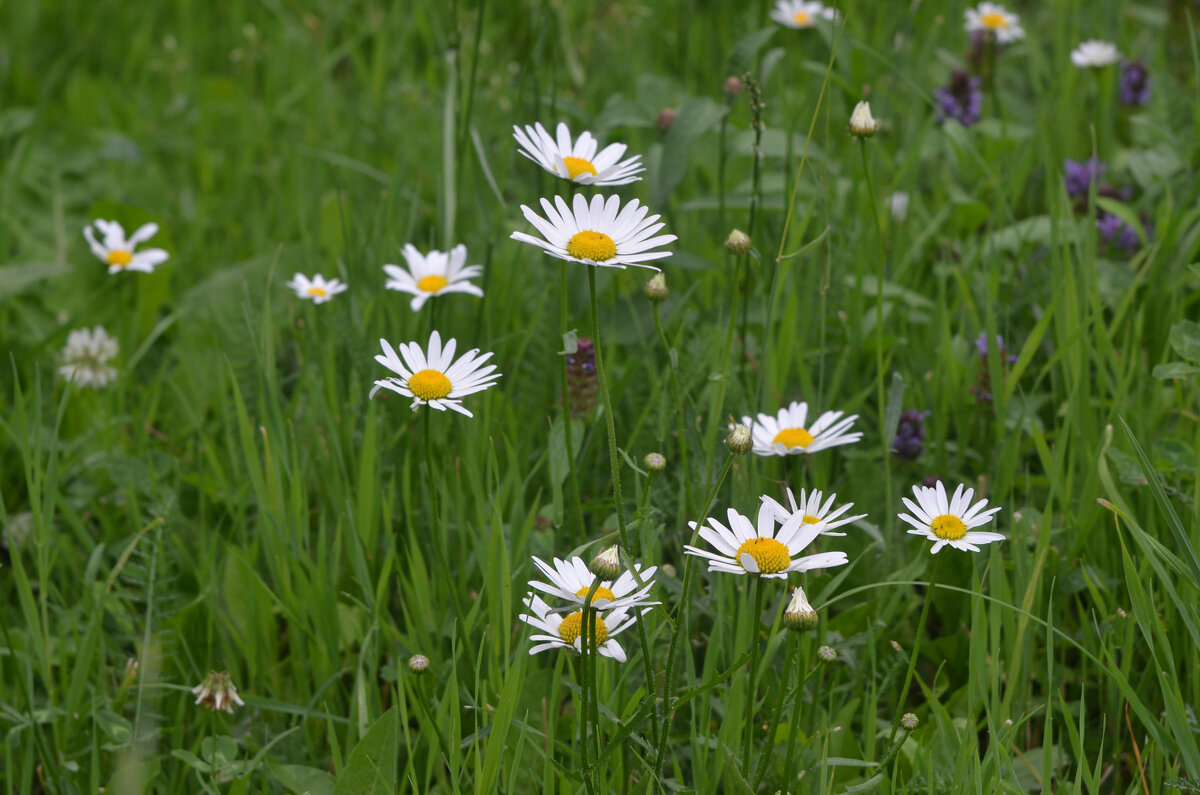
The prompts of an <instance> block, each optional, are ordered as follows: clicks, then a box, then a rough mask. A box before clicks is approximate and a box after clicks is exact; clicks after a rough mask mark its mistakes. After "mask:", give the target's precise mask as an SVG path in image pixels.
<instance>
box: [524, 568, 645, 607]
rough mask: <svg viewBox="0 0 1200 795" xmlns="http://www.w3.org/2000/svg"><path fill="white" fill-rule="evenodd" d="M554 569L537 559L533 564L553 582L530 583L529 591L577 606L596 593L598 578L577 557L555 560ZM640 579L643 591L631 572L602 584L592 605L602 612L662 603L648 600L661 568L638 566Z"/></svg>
mask: <svg viewBox="0 0 1200 795" xmlns="http://www.w3.org/2000/svg"><path fill="white" fill-rule="evenodd" d="M553 561H554V565H553V566H551V565H549V564H548V563H545V562H544V561H542V560H540V559H539V558H536V557H535V558H534V559H533V562H534V565H536V566H537V567H538V568H539V569H541V572H542V574H544V575H546V578H547V579H548V580H550V582H549V583H544V582H542V581H541V580H530V581H529V587H531V588H534V589H536V590H539V591H541V592H542V593H544V594H547V595H549V596H557V597H558V598H560V599H566V600H567V601H568V602H572V603H574V604H577V605H582V604H583V600H584V599H585V598H586V597H587V595H588V591H590V590H591V589H592V585H593V584H594V583H595V582H596V575H595V574H592V572H591V571H590V570H589V569H588V566H587V564H586V563H584V562H583V559H582V558H580V557H574V558H571V559H570V560H559V559H558V558H553ZM634 568H635V569H636V570H637V573H638V576H639V577H640V578H641V580H642V585H641V586H640V587H639V586H638V584H637V581H636V580H634V579H633V574H632V573H631V572H628V571H625V572H622V573H621V576H619V577H617V579H616V581H615V582H614V581H612V580H601V581H600V586H599V587H598V588H597V589H596V593H595V594H593V595H592V605H593V606H594V607H596V608H598V609H602V610H604V609H612V610H615V609H617V608H630V607H638V606H641V605H656V604H658V602H647V601H646V597H647V596H649V595H650V589H651V588H652V587H653V585H654V583H653V579H654V572H655V571H657V570H658V567H657V566H651V567H650V568H648V569H646V570H645V571H642V567H641V566H634Z"/></svg>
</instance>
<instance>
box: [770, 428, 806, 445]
mask: <svg viewBox="0 0 1200 795" xmlns="http://www.w3.org/2000/svg"><path fill="white" fill-rule="evenodd" d="M812 443H813V435H812V434H811V433H809V432H808V431H806V430H805V429H804V428H784V429H783V430H782V431H780V432H779V433H777V434H775V438H774V439H772V440H771V444H781V445H783V446H784V447H786V448H787V449H789V450H791V449H793V448H796V447H808V446H809V445H810V444H812Z"/></svg>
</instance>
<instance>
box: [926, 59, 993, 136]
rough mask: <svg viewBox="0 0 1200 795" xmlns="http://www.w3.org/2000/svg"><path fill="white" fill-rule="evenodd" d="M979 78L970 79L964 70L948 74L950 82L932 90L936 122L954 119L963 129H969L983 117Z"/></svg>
mask: <svg viewBox="0 0 1200 795" xmlns="http://www.w3.org/2000/svg"><path fill="white" fill-rule="evenodd" d="M979 85H980V83H979V78H978V77H972V76H971V75H970V74H968V73H967V71H966V70H965V69H955V70H954V71H953V72H951V73H950V82H949V83H947V84H946V85H944V86H941V87H940V88H937V89H934V92H933V99H934V101H935V102H937V106H938V108H937V113H938V122H939V123H945V121H946V120H947V119H954V120H955V121H957V122H958V123H959V124H961V125H962V126H964V127H970V126H971V125H972V124H974V123H975V122H977V121H979V119H980V118H981V117H982V116H983V91H982V90H981V89H980V88H979Z"/></svg>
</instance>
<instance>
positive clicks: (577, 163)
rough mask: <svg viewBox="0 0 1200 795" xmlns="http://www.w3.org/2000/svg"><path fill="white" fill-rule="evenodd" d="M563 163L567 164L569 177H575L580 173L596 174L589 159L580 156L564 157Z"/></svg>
mask: <svg viewBox="0 0 1200 795" xmlns="http://www.w3.org/2000/svg"><path fill="white" fill-rule="evenodd" d="M563 163H565V164H566V165H567V176H569V177H570V178H571V179H575V178H576V177H578V176H579V175H580V174H591V175H592V176H593V177H594V176H596V167H595V166H593V165H592V163H591V161H590V160H584V159H583V158H582V157H564V158H563Z"/></svg>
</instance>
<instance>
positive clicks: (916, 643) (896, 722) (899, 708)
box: [881, 558, 941, 766]
mask: <svg viewBox="0 0 1200 795" xmlns="http://www.w3.org/2000/svg"><path fill="white" fill-rule="evenodd" d="M940 562H941V558H934V559H933V567H932V568H931V569H930V570H929V585H928V586H927V587H926V589H925V604H924V605H922V606H921V618H920V620H918V621H917V635H916V637H915V638H914V639H913V650H912V656H911V657H909V660H908V672H907V673H906V674H905V675H904V687H902V688H900V698H899V701H898V703H897V704H896V714H895V715H894V716H893V717H892V730H891V732H890V733H889V734H888V741H887V748H888V750H889V753H890V749H891V747H892V742H893V741H894V740H895V739H896V729H897V728H898V727H899V726H900V716H901V715H903V714H904V705H905V703H906V702H907V701H908V688H909V686H910V685H911V684H912V678H913V672H914V671H915V670H916V668H917V655H919V654H920V653H921V638H923V637H924V636H925V621H926V619H928V618H929V607H930V605H932V604H933V589H934V587H935V586H936V585H937V572H938V564H939V563H940ZM886 763H887V755H885V756H884V762H883V763H881V766H882V765H883V764H886Z"/></svg>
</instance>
